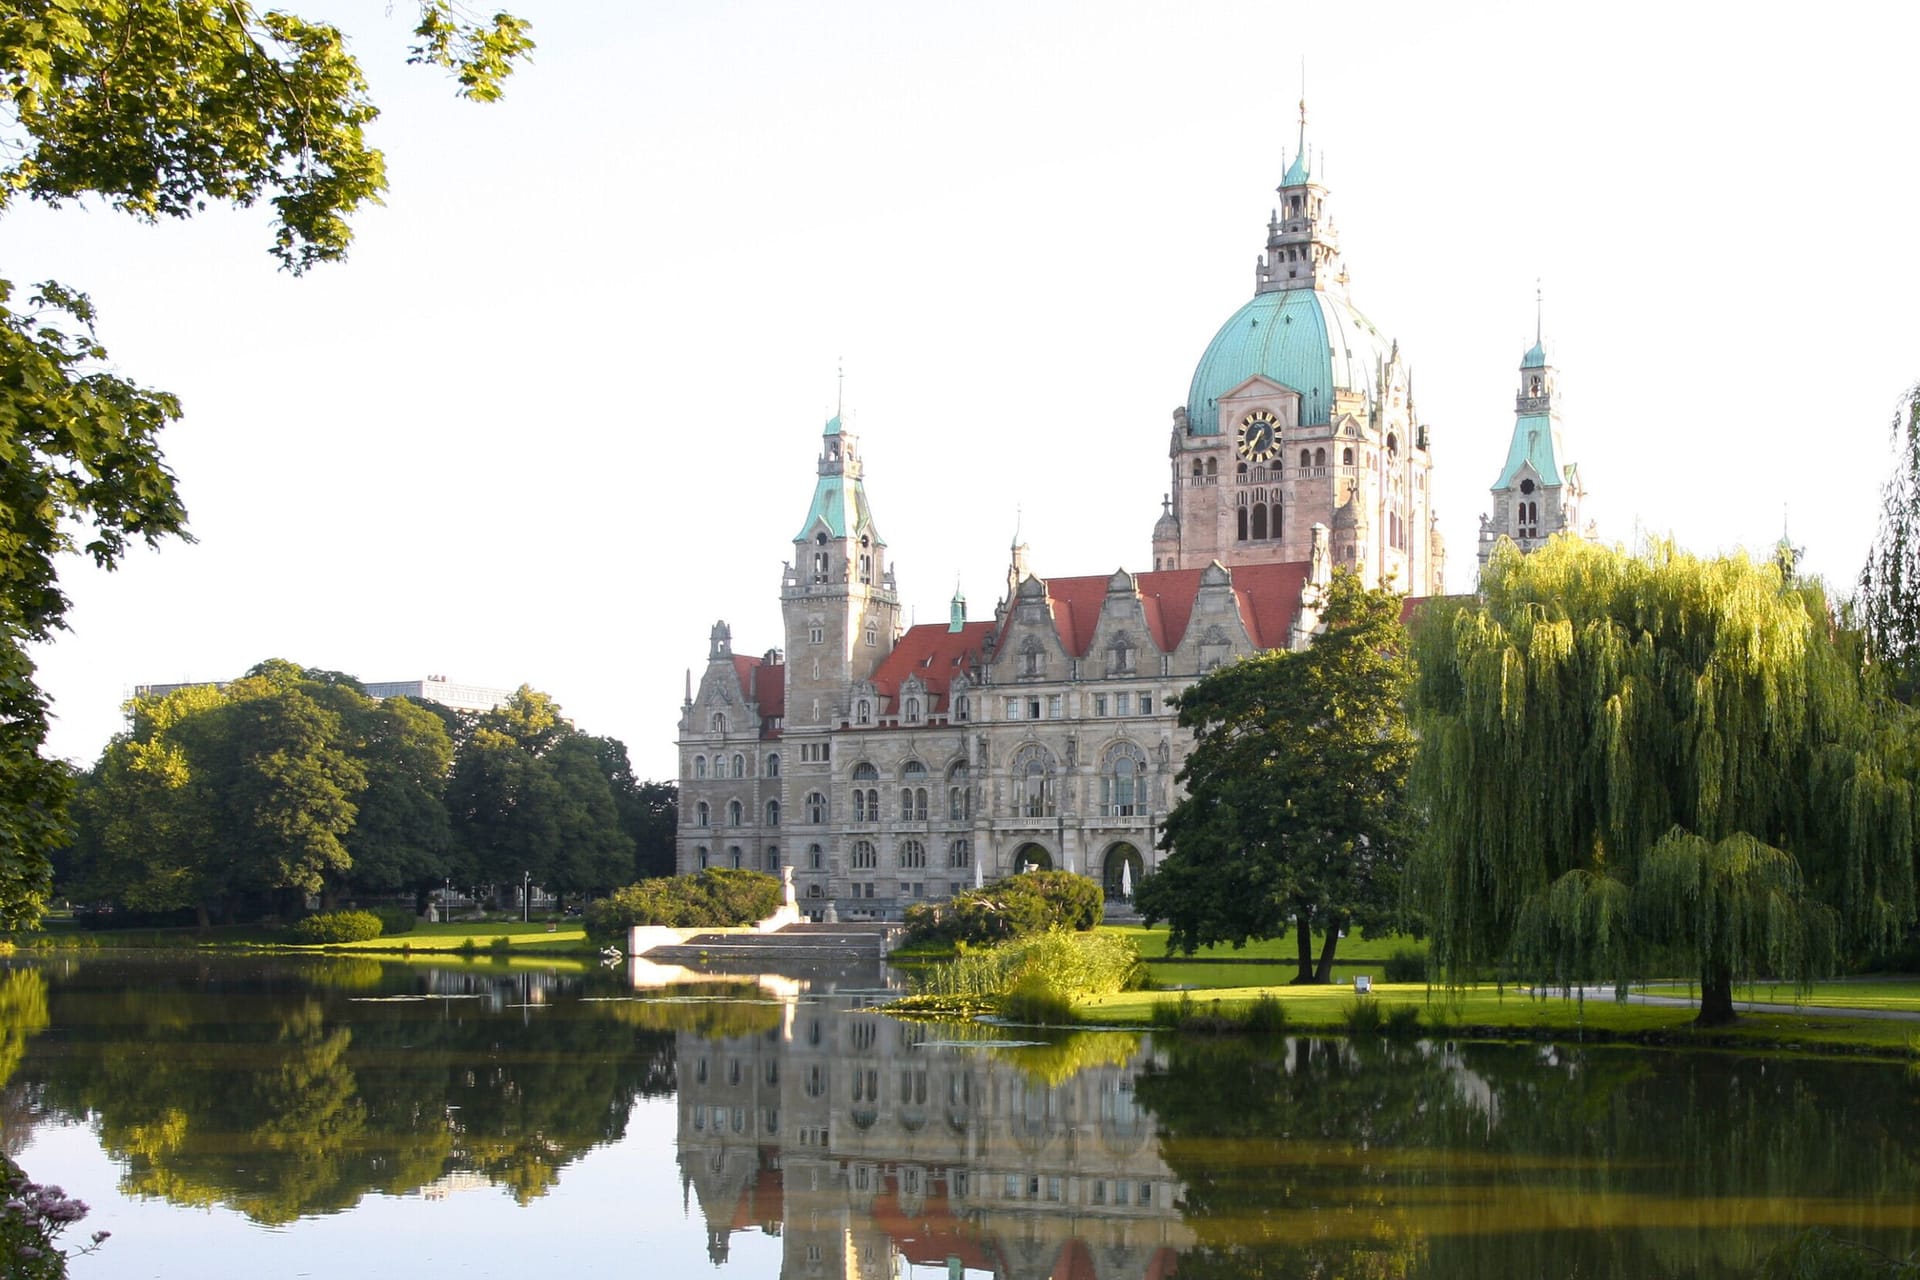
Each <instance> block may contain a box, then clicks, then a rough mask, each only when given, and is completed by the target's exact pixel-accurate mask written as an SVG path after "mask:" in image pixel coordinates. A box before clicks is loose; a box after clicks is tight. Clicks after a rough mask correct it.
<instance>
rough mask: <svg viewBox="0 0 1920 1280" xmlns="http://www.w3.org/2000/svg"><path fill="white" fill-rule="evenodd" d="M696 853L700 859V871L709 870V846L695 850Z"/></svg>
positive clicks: (702, 846)
mask: <svg viewBox="0 0 1920 1280" xmlns="http://www.w3.org/2000/svg"><path fill="white" fill-rule="evenodd" d="M703 825H704V824H703ZM694 853H695V855H697V856H698V858H699V859H700V869H701V870H702V871H705V870H706V869H707V846H705V845H701V846H700V847H699V848H698V849H695V850H694Z"/></svg>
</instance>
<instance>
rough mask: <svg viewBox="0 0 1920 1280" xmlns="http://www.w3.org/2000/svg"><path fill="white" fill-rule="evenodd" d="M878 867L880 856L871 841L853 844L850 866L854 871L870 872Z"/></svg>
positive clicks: (857, 841)
mask: <svg viewBox="0 0 1920 1280" xmlns="http://www.w3.org/2000/svg"><path fill="white" fill-rule="evenodd" d="M879 865H880V854H879V853H878V851H876V850H875V849H874V847H873V841H871V840H855V841H854V842H853V855H852V866H853V869H854V870H855V871H871V870H873V869H874V868H875V867H877V866H879Z"/></svg>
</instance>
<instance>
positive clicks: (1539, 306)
mask: <svg viewBox="0 0 1920 1280" xmlns="http://www.w3.org/2000/svg"><path fill="white" fill-rule="evenodd" d="M1544 296H1545V295H1544V294H1543V292H1542V291H1541V288H1540V281H1539V279H1538V278H1536V279H1535V280H1534V282H1533V345H1532V346H1531V347H1529V348H1527V354H1526V355H1525V356H1523V357H1521V360H1520V367H1521V368H1522V369H1544V368H1546V367H1547V347H1546V343H1545V341H1544V339H1543V338H1542V337H1541V334H1542V333H1543V332H1544V331H1543V330H1542V328H1541V316H1542V314H1543V312H1544V310H1545V305H1546V304H1545V303H1544V302H1543V301H1542V299H1543V297H1544Z"/></svg>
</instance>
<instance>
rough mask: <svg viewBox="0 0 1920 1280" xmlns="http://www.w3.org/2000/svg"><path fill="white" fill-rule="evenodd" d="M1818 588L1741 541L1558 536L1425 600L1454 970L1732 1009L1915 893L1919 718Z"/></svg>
mask: <svg viewBox="0 0 1920 1280" xmlns="http://www.w3.org/2000/svg"><path fill="white" fill-rule="evenodd" d="M1846 639H1847V637H1845V635H1844V634H1842V633H1839V632H1837V631H1836V629H1835V628H1834V626H1833V624H1832V623H1831V621H1830V620H1829V617H1828V614H1827V609H1826V604H1825V600H1824V598H1823V597H1822V596H1821V594H1820V592H1819V591H1818V590H1817V589H1816V588H1814V587H1811V586H1808V585H1806V584H1801V583H1793V582H1788V581H1786V580H1784V578H1783V576H1782V573H1781V570H1780V568H1779V567H1778V566H1776V565H1772V564H1755V563H1753V562H1751V561H1749V560H1748V559H1747V558H1746V557H1744V556H1734V557H1729V558H1722V559H1713V560H1701V559H1696V558H1694V557H1692V556H1689V555H1686V554H1684V553H1682V552H1680V551H1678V550H1677V549H1675V548H1674V547H1672V546H1671V545H1664V544H1663V545H1655V546H1654V547H1652V548H1651V549H1650V550H1649V551H1648V553H1647V554H1645V555H1640V556H1634V555H1629V554H1627V553H1625V552H1624V551H1620V550H1617V549H1609V548H1606V547H1601V546H1596V545H1592V544H1589V543H1585V542H1581V541H1579V540H1577V539H1561V540H1556V541H1554V542H1552V543H1550V544H1549V545H1548V546H1547V547H1545V548H1543V549H1542V550H1539V551H1536V552H1534V553H1533V554H1531V555H1527V556H1522V555H1520V554H1519V553H1518V552H1517V551H1512V550H1507V551H1502V552H1499V553H1497V554H1496V555H1495V557H1494V559H1493V560H1492V561H1490V562H1489V564H1488V566H1487V569H1486V571H1485V572H1484V573H1483V575H1482V578H1481V595H1480V597H1479V599H1478V600H1477V601H1474V602H1471V603H1458V602H1434V603H1432V604H1430V605H1429V606H1428V607H1427V608H1425V609H1424V610H1423V611H1422V613H1421V615H1420V617H1419V618H1418V619H1417V622H1416V627H1415V643H1416V647H1417V655H1418V665H1419V678H1418V682H1417V684H1416V686H1415V689H1414V698H1413V705H1414V710H1415V723H1416V726H1417V728H1418V731H1419V735H1420V741H1421V751H1420V755H1419V759H1418V762H1417V764H1416V767H1415V794H1416V796H1417V797H1418V805H1419V808H1420V811H1421V814H1422V816H1423V818H1424V819H1425V820H1426V821H1427V822H1428V824H1429V826H1428V839H1427V843H1426V847H1425V851H1424V853H1423V856H1422V858H1421V862H1420V868H1419V872H1418V875H1417V877H1416V886H1415V888H1416V898H1417V903H1418V906H1419V907H1420V909H1421V910H1422V911H1423V912H1424V913H1425V914H1426V916H1427V918H1428V919H1429V920H1430V921H1431V923H1432V924H1433V926H1434V928H1435V931H1436V936H1435V955H1436V957H1437V958H1438V960H1439V961H1440V963H1441V965H1442V966H1443V967H1444V969H1445V971H1446V972H1447V973H1448V974H1449V975H1450V977H1451V978H1452V979H1453V980H1461V979H1465V978H1468V977H1471V976H1475V975H1477V974H1479V973H1481V972H1483V971H1485V970H1486V969H1488V968H1490V967H1493V966H1503V967H1505V969H1506V970H1507V971H1508V972H1512V973H1514V974H1517V975H1520V976H1523V977H1525V978H1527V979H1531V980H1534V981H1538V982H1544V983H1552V984H1561V983H1575V982H1595V981H1603V982H1610V983H1615V984H1620V985H1621V986H1622V987H1624V984H1625V983H1626V982H1627V981H1628V980H1630V979H1631V978H1634V977H1639V976H1643V975H1645V974H1646V973H1648V972H1649V971H1650V970H1652V969H1653V967H1654V966H1656V965H1659V964H1662V963H1669V964H1670V963H1676V962H1677V963H1680V964H1683V965H1685V966H1686V967H1687V968H1690V969H1691V971H1692V972H1693V973H1694V974H1695V975H1696V976H1697V977H1698V978H1699V980H1700V983H1701V992H1702V1000H1701V1010H1700V1018H1701V1021H1702V1022H1707V1023H1713V1022H1722V1021H1727V1020H1730V1019H1731V1018H1732V1017H1733V1007H1732V988H1733V984H1734V982H1735V981H1736V980H1737V979H1739V978H1741V977H1744V976H1751V975H1758V974H1772V975H1777V976H1781V977H1793V978H1797V979H1801V980H1808V979H1811V978H1812V977H1813V976H1815V975H1816V974H1818V973H1820V972H1822V971H1824V970H1825V969H1826V968H1828V967H1830V965H1831V963H1832V960H1833V957H1834V954H1835V948H1836V946H1845V947H1849V948H1853V949H1864V948H1869V947H1872V946H1875V945H1879V944H1883V943H1885V942H1887V941H1890V940H1892V939H1893V938H1894V937H1896V936H1897V935H1898V932H1899V930H1900V929H1901V928H1902V927H1903V926H1904V925H1905V924H1906V923H1907V922H1908V921H1910V920H1911V919H1912V918H1913V914H1914V853H1915V832H1916V822H1915V818H1916V792H1915V787H1914V785H1913V779H1914V776H1915V773H1916V768H1915V761H1916V754H1915V725H1914V721H1913V718H1912V716H1911V714H1910V713H1908V712H1907V711H1906V710H1905V709H1904V708H1901V707H1899V706H1898V705H1897V704H1893V703H1890V702H1885V701H1882V700H1878V699H1876V698H1875V696H1874V695H1873V691H1872V687H1871V684H1870V683H1869V682H1867V681H1864V680H1863V678H1862V673H1861V670H1860V666H1859V662H1858V659H1857V656H1856V654H1855V653H1854V652H1853V651H1852V650H1851V649H1850V648H1849V646H1848V645H1847V644H1846V643H1845V641H1846Z"/></svg>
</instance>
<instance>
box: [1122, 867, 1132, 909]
mask: <svg viewBox="0 0 1920 1280" xmlns="http://www.w3.org/2000/svg"><path fill="white" fill-rule="evenodd" d="M1120 896H1121V897H1122V898H1124V899H1126V900H1127V901H1129V902H1131V901H1133V864H1132V863H1131V862H1123V863H1121V864H1120Z"/></svg>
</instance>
